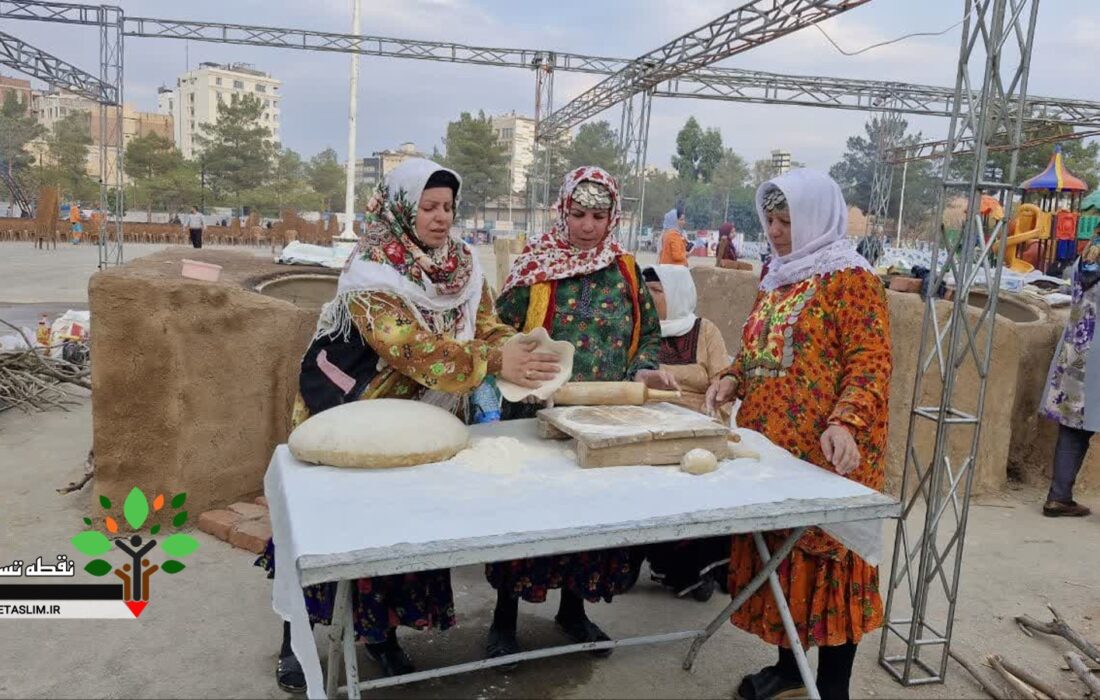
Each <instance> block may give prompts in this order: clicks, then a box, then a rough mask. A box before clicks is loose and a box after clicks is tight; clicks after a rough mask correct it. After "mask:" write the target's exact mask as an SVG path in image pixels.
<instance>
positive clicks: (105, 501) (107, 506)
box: [99, 496, 111, 510]
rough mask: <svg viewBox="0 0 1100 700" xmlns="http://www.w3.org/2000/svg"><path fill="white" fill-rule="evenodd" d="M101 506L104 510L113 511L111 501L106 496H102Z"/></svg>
mask: <svg viewBox="0 0 1100 700" xmlns="http://www.w3.org/2000/svg"><path fill="white" fill-rule="evenodd" d="M99 505H101V506H103V508H104V509H105V510H110V509H111V499H109V498H107V497H106V496H100V497H99Z"/></svg>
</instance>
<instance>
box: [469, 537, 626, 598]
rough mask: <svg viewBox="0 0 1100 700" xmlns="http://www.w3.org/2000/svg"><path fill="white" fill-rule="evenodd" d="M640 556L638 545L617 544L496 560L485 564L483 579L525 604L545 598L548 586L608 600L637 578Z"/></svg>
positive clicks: (622, 591)
mask: <svg viewBox="0 0 1100 700" xmlns="http://www.w3.org/2000/svg"><path fill="white" fill-rule="evenodd" d="M643 556H644V552H643V551H642V550H640V549H638V548H631V547H617V548H614V549H601V550H596V551H591V552H573V553H571V554H555V555H552V556H548V557H535V558H533V559H516V560H513V561H499V562H495V563H493V564H487V565H486V566H485V578H487V579H488V580H489V583H490V585H492V587H493V588H495V589H497V590H501V588H502V587H504V588H505V589H510V590H511V591H512V594H513V595H514V596H517V597H520V598H523V599H524V600H526V601H527V602H528V603H541V602H543V601H545V600H546V592H547V591H548V590H550V589H551V588H563V589H565V590H568V591H571V592H572V593H574V594H575V595H577V596H579V597H581V598H584V599H585V600H587V601H588V602H590V603H597V602H599V601H601V600H605V601H607V602H611V598H612V597H613V596H616V595H618V594H620V593H625V592H626V591H628V590H630V589H631V588H632V587H633V586H634V584H635V583H636V582H637V581H638V571H639V568H640V567H641V563H642V558H643Z"/></svg>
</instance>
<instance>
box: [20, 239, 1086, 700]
mask: <svg viewBox="0 0 1100 700" xmlns="http://www.w3.org/2000/svg"><path fill="white" fill-rule="evenodd" d="M20 247H22V246H20ZM27 248H28V250H26V251H18V253H19V254H18V255H13V253H14V252H16V251H15V246H8V245H0V309H3V308H5V305H6V304H7V305H10V304H11V303H13V302H15V303H21V304H28V305H29V306H34V305H35V303H41V302H60V303H73V304H79V303H82V302H84V303H86V298H85V296H84V294H83V290H84V289H85V288H86V282H87V277H88V276H89V275H90V272H91V271H94V268H95V251H94V250H90V255H88V254H87V253H86V251H84V250H79V249H78V250H74V251H72V252H71V253H66V254H62V251H61V249H59V250H58V252H57V254H56V256H55V257H52V258H51V259H31V258H30V257H29V256H28V255H27V253H31V252H32V251H30V250H29V247H27ZM134 249H140V250H148V251H152V250H154V249H157V247H155V246H140V247H139V246H133V247H131V251H130V253H129V255H130V256H131V257H132V256H134V255H136V253H135V252H134ZM66 250H67V251H68V250H69V249H66ZM82 256H83V257H82ZM89 262H90V265H89ZM32 318H33V316H32ZM91 434H92V426H91V411H90V404H89V402H88V401H86V400H85V401H84V402H83V404H82V405H81V406H79V407H77V408H76V409H74V410H73V411H71V412H68V413H66V412H51V413H43V414H34V415H27V414H23V413H21V412H19V411H16V410H8V411H6V412H3V413H0V476H2V478H3V482H4V488H3V490H2V492H0V494H2V495H0V563H2V562H6V561H11V560H12V559H23V560H33V559H34V558H35V557H36V556H43V557H47V558H49V557H53V556H54V555H56V554H58V553H66V554H69V555H71V554H72V551H71V546H70V545H69V543H68V540H69V538H71V537H72V535H73V534H75V533H76V532H78V531H79V530H80V529H81V528H82V523H81V518H82V517H84V515H85V514H86V513H87V512H88V511H89V510H90V506H91V503H90V498H89V494H88V492H89V491H90V489H85V491H84V492H79V493H75V494H71V495H67V496H62V495H58V494H57V493H56V492H55V488H57V487H59V486H63V485H64V484H66V483H68V482H69V481H72V480H75V479H77V478H78V477H79V475H80V473H81V465H82V462H83V459H84V457H85V455H86V454H87V451H88V447H89V446H90V444H91ZM1042 495H1043V494H1042V493H1041V492H1040V491H1038V490H1034V489H1030V488H1020V489H1018V490H1009V491H1007V492H1005V493H1003V494H998V495H996V496H992V497H986V498H984V499H982V500H981V501H979V502H977V503H975V504H974V506H973V508H972V509H971V511H970V527H969V533H968V537H967V541H966V549H965V552H966V556H965V561H964V564H963V574H962V582H961V591H960V594H959V600H960V602H959V606H958V610H957V614H956V618H955V628H954V648H955V649H956V650H958V651H959V652H961V653H962V654H964V655H965V656H967V657H969V658H970V659H971V660H973V661H974V662H979V661H980V660H981V659H984V657H985V655H987V654H990V653H999V654H1001V655H1003V656H1005V657H1007V658H1010V659H1012V660H1013V661H1016V662H1017V663H1019V664H1021V665H1023V666H1025V667H1027V668H1029V669H1031V670H1032V671H1034V672H1035V673H1036V674H1037V675H1039V676H1040V677H1041V678H1043V679H1045V680H1047V681H1048V682H1049V683H1050V684H1052V685H1054V686H1055V687H1056V688H1057V689H1058V690H1059V691H1060V692H1061V693H1064V695H1065V696H1066V697H1080V696H1082V695H1083V686H1082V685H1081V684H1080V683H1079V682H1078V681H1077V680H1076V678H1075V677H1073V676H1072V674H1070V673H1068V672H1065V671H1062V670H1060V666H1061V653H1062V652H1063V651H1064V650H1066V649H1068V648H1069V647H1068V645H1067V644H1065V643H1064V642H1063V641H1062V640H1060V639H1052V638H1041V637H1036V638H1034V639H1031V638H1028V637H1026V636H1024V635H1023V634H1022V633H1021V632H1020V631H1019V630H1018V629H1017V627H1016V626H1015V624H1014V623H1013V621H1012V620H1013V616H1015V615H1019V614H1029V615H1031V616H1032V617H1035V618H1037V619H1041V620H1045V619H1049V613H1048V611H1047V610H1046V604H1047V603H1050V604H1053V605H1054V606H1055V607H1057V608H1058V609H1059V611H1060V612H1061V613H1062V614H1063V616H1064V617H1065V618H1066V619H1067V620H1069V621H1071V623H1072V624H1073V625H1074V627H1075V628H1076V629H1077V630H1078V631H1079V632H1081V633H1082V634H1083V635H1085V636H1086V637H1088V638H1090V639H1092V640H1093V641H1094V642H1096V641H1100V595H1098V591H1100V581H1098V580H1097V577H1096V572H1097V571H1100V549H1098V548H1097V546H1096V543H1097V541H1098V537H1100V516H1097V515H1093V516H1091V517H1089V518H1085V519H1081V520H1056V519H1046V518H1043V517H1042V516H1041V515H1040V513H1039V505H1040V503H1041V499H1042ZM1084 500H1087V499H1084ZM1092 505H1094V506H1100V502H1094V503H1092ZM887 532H888V536H887V549H886V551H887V552H889V551H890V546H891V543H892V539H893V528H888V529H887ZM194 534H195V536H196V537H197V538H198V539H199V540H200V541H201V547H200V548H199V550H198V551H197V552H196V553H195V554H194V555H192V556H191V557H189V559H188V571H186V572H184V573H183V574H181V575H180V577H179V578H178V579H176V580H171V581H164V582H162V584H161V585H160V586H159V587H158V588H157V589H156V593H155V595H154V597H153V600H152V602H151V603H150V605H149V607H148V608H147V609H146V610H145V612H144V613H143V614H142V616H141V618H140V620H137V621H124V620H118V621H116V620H56V621H45V620H43V621H39V620H35V621H15V620H11V621H5V622H4V623H2V624H3V634H0V658H3V659H5V664H4V672H2V673H0V697H103V698H114V697H181V696H182V697H273V698H277V697H284V694H283V693H282V692H280V691H279V690H278V688H277V687H276V686H275V683H274V678H273V671H274V666H275V658H276V654H277V650H278V642H279V632H280V623H279V620H278V619H277V618H276V617H275V615H274V614H273V613H272V611H271V607H270V593H271V585H270V582H269V581H267V580H266V579H265V578H264V577H263V575H262V574H261V573H260V571H259V570H258V569H256V568H254V567H253V566H252V560H253V558H254V557H253V556H252V555H250V554H248V553H245V552H242V551H241V550H236V549H233V548H231V547H230V546H228V545H227V544H225V543H223V542H220V541H218V540H216V539H214V538H211V537H208V536H206V535H205V534H203V533H201V532H197V531H195V533H194ZM886 568H887V567H885V566H884V567H883V579H884V580H885V579H886V576H887V575H888V572H887V571H886ZM454 584H455V598H456V605H457V608H458V614H459V626H458V627H457V628H455V629H453V630H451V631H449V632H446V633H425V634H417V633H412V632H406V633H404V634H403V639H404V640H405V646H406V648H407V649H408V651H409V652H410V654H411V655H412V656H413V657H414V658H415V659H416V661H417V662H418V664H419V665H420V667H421V668H430V667H433V666H438V665H441V664H443V663H453V662H458V661H470V660H475V659H477V658H480V656H481V653H482V650H483V646H484V639H485V634H486V631H487V628H488V623H489V617H490V611H491V607H492V601H493V598H492V595H491V593H492V591H491V590H490V588H489V586H488V585H487V584H486V583H485V581H484V579H483V577H482V575H481V571H480V568H479V567H468V568H463V569H459V570H457V571H456V572H455V576H454ZM723 605H724V601H723V600H722V599H721V597H720V596H719V597H715V598H713V599H712V600H711V601H710V602H708V603H697V602H694V601H686V600H677V599H675V598H673V597H672V596H671V595H670V594H668V593H667V592H666V591H665V590H664V589H662V588H660V587H659V586H657V585H656V584H654V583H651V582H649V580H648V576H647V575H646V574H644V573H643V576H642V580H641V581H640V583H639V585H638V586H637V587H636V588H635V589H634V590H633V591H631V592H630V593H628V594H626V595H624V596H621V597H619V598H616V600H615V602H614V603H613V604H611V605H599V606H591V607H590V614H591V616H592V617H593V619H595V620H596V621H598V622H599V623H600V624H601V626H603V627H604V629H606V630H607V631H608V632H609V633H610V634H612V635H613V636H614V635H620V636H621V635H627V634H638V633H644V632H647V631H648V632H653V631H669V630H672V629H686V628H688V627H696V626H698V625H700V624H703V623H704V622H705V621H707V620H709V619H710V618H712V617H713V616H714V615H716V614H717V613H718V611H719V610H720V609H721V607H722V606H723ZM555 608H556V605H555V604H554V603H551V604H548V605H541V606H533V605H524V606H523V607H522V608H521V619H520V633H521V639H520V641H521V643H522V644H524V645H525V647H526V648H534V647H537V646H546V645H551V644H559V643H561V642H562V639H561V637H560V636H559V634H558V633H557V632H556V631H555V628H554V626H553V623H552V616H553V613H554V611H555ZM322 633H323V628H318V637H320V636H321V634H322ZM878 642H879V635H878V634H873V635H871V636H870V637H869V638H867V639H865V641H864V643H863V644H862V645H861V647H860V652H859V655H858V657H857V660H856V669H855V673H854V676H853V683H852V694H853V697H876V698H882V697H905V698H914V699H917V698H949V697H950V698H956V697H984V696H983V694H982V693H981V691H980V689H979V688H978V687H977V686H976V685H975V684H974V682H973V681H972V680H971V679H970V678H969V676H967V674H966V673H965V672H964V671H962V670H961V669H960V668H959V667H958V666H957V665H955V664H954V663H952V664H951V665H950V666H949V668H948V677H947V682H946V683H945V684H943V685H930V686H922V687H913V688H903V687H901V686H900V685H898V684H897V683H895V682H894V681H893V680H892V679H891V677H890V676H888V675H887V673H886V672H885V671H884V670H882V669H881V668H879V667H878V665H877V662H876V657H877V651H878ZM686 650H687V643H685V642H679V643H674V644H667V645H661V646H649V647H635V648H630V649H620V650H617V651H616V652H615V654H614V655H613V656H612V657H611V658H609V659H606V660H597V659H593V658H591V657H588V656H584V655H574V656H568V657H559V658H557V659H550V660H542V661H535V662H529V663H527V664H525V665H523V666H522V667H520V668H519V669H518V670H516V671H515V672H513V673H511V674H508V675H502V674H499V673H497V672H492V671H489V672H482V673H476V674H469V675H464V676H457V677H453V678H450V679H444V680H438V681H429V682H425V683H420V684H416V685H412V686H407V687H405V688H403V689H402V688H398V689H390V690H387V691H386V693H385V696H387V697H396V698H430V697H465V698H513V697H553V698H581V697H600V698H620V697H622V698H627V697H629V698H659V697H708V698H728V697H730V695H731V694H732V692H733V690H734V688H735V687H736V685H737V683H738V681H739V679H740V678H741V676H742V675H744V674H745V673H748V672H752V671H754V670H756V669H757V668H759V667H760V666H762V665H766V664H767V663H770V662H771V660H772V653H773V652H772V651H771V650H770V649H769V648H768V647H766V646H765V645H763V644H761V643H759V642H758V641H757V640H756V639H755V638H753V637H751V636H749V635H746V634H744V633H741V632H740V631H737V630H735V629H734V628H733V627H732V626H727V627H725V628H723V629H722V630H721V631H719V633H718V634H717V635H716V636H715V637H714V639H712V640H711V642H710V643H709V644H708V645H707V646H706V647H705V648H704V650H703V652H702V653H701V654H700V656H699V658H698V660H697V662H696V666H695V669H694V670H693V671H692V672H690V673H689V672H685V671H683V670H681V668H680V663H681V660H682V658H683V655H684V653H686ZM374 670H375V669H374V666H373V665H372V663H371V662H370V661H369V660H368V659H366V658H365V657H363V656H361V672H362V674H363V675H364V676H368V675H371V674H372V673H373V672H374Z"/></svg>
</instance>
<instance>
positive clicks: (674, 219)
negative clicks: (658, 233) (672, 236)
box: [661, 208, 684, 233]
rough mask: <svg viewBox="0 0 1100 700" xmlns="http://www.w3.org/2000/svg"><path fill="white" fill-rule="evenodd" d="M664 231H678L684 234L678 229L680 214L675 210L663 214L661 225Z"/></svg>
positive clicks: (682, 230)
mask: <svg viewBox="0 0 1100 700" xmlns="http://www.w3.org/2000/svg"><path fill="white" fill-rule="evenodd" d="M661 225H662V226H663V227H664V229H665V230H666V231H670V230H671V231H679V232H680V233H683V232H684V229H682V228H680V213H679V212H677V211H676V209H674V208H673V209H669V210H668V211H667V212H665V219H664V222H663V223H662V224H661Z"/></svg>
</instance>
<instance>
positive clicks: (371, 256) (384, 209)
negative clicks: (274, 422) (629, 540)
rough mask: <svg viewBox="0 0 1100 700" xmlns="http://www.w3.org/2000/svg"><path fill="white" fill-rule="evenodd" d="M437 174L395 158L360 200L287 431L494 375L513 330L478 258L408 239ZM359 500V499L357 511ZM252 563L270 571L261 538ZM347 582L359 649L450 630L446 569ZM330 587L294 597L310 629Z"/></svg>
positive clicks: (326, 607)
mask: <svg viewBox="0 0 1100 700" xmlns="http://www.w3.org/2000/svg"><path fill="white" fill-rule="evenodd" d="M441 170H442V171H445V170H446V169H444V168H442V167H440V166H439V165H437V164H436V163H433V162H431V161H428V160H424V159H412V160H408V161H405V162H404V163H402V164H401V165H400V166H398V167H397V168H395V169H394V171H393V172H392V173H390V174H389V175H388V176H387V177H386V178H385V181H384V182H383V183H382V184H381V185H380V186H379V192H378V194H376V195H375V197H374V198H372V200H371V202H370V203H369V204H368V214H369V221H368V226H367V230H366V232H365V233H364V235H363V236H362V237H361V238H360V241H359V244H358V245H357V247H356V249H355V252H354V253H353V254H352V256H351V257H350V258H349V259H348V264H347V265H346V266H345V268H344V271H343V273H342V274H341V275H340V281H339V285H338V288H337V296H336V298H335V299H334V300H333V301H331V302H329V304H327V305H326V306H325V308H324V310H323V311H322V314H321V318H320V320H319V321H318V328H317V333H316V335H315V337H314V340H313V342H312V343H311V345H310V347H309V349H308V350H307V351H306V354H305V357H303V359H302V370H301V374H300V377H299V388H300V392H299V395H298V397H297V399H296V401H295V404H294V414H293V420H292V424H293V425H294V426H297V425H298V424H299V423H301V422H302V421H304V420H305V419H306V418H308V417H309V416H310V415H312V414H313V413H317V412H319V411H323V410H326V409H328V408H331V407H333V406H337V405H340V404H343V403H346V402H348V401H355V400H365V399H376V398H403V399H411V400H424V401H431V402H432V403H436V404H438V405H441V406H445V407H447V408H450V409H451V410H454V411H457V412H461V411H462V410H463V408H464V401H462V399H463V398H464V395H465V394H467V393H468V392H470V391H473V389H475V388H476V387H477V386H478V385H479V384H481V382H482V381H483V380H484V379H485V377H486V375H487V374H494V373H497V372H499V371H500V367H501V351H500V346H501V345H502V344H503V343H504V341H505V340H507V339H508V338H510V337H512V336H513V335H514V334H515V331H514V330H513V329H512V328H510V327H508V326H506V325H503V324H502V323H500V320H499V319H498V317H497V315H496V311H495V309H494V306H493V300H492V296H491V294H490V292H489V289H488V287H487V286H486V284H485V281H484V276H483V274H482V272H481V268H480V266H479V264H478V262H477V257H476V256H475V255H474V254H473V253H472V251H471V250H470V249H469V247H467V246H466V244H464V243H462V242H461V241H458V240H455V239H453V238H452V239H449V240H448V241H447V243H446V244H444V245H443V246H442V247H441V248H438V249H435V250H428V249H424V248H422V247H421V246H420V244H419V243H418V242H417V241H416V240H415V237H414V232H415V230H416V226H415V216H416V212H417V207H418V206H419V200H420V195H421V193H422V192H423V190H424V186H425V184H426V183H427V182H428V179H429V178H430V177H431V176H432V175H433V174H434V173H437V172H439V171H441ZM446 172H451V171H446ZM451 174H452V175H453V176H454V178H455V182H458V176H457V174H455V173H453V172H451ZM456 195H457V193H456ZM369 498H370V495H369V494H364V507H365V508H368V509H369ZM256 564H257V565H258V566H262V567H264V568H266V569H267V570H268V571H269V577H270V576H273V575H274V566H275V555H274V546H273V544H272V543H271V542H270V541H269V542H268V547H267V551H266V552H265V553H264V554H263V555H262V556H261V557H260V558H259V559H257V561H256ZM356 586H357V589H358V596H357V597H356V600H355V606H354V623H355V633H356V638H357V639H359V640H361V641H366V642H370V643H380V642H382V641H384V640H385V638H386V633H387V631H388V630H389V629H391V628H393V627H395V626H397V625H404V626H407V627H414V628H416V629H426V628H429V627H438V628H439V629H447V628H448V627H450V626H452V625H453V624H454V620H455V615H454V600H453V595H452V592H451V579H450V571H448V570H445V569H444V570H437V571H425V572H419V573H412V574H401V575H394V576H379V577H374V578H365V579H359V580H358V581H357V582H356ZM335 591H336V585H335V584H320V585H317V586H310V587H308V588H306V589H305V595H306V608H307V610H308V611H309V615H310V620H311V621H313V622H315V623H321V624H328V623H329V622H330V621H331V618H332V611H333V605H334V602H335V601H334V595H335Z"/></svg>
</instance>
